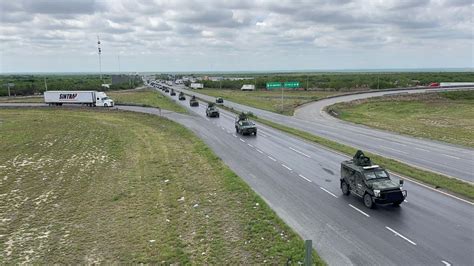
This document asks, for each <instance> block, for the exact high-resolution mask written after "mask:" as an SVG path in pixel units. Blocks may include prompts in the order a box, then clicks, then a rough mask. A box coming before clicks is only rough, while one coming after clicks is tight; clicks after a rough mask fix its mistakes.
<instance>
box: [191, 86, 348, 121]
mask: <svg viewBox="0 0 474 266" xmlns="http://www.w3.org/2000/svg"><path fill="white" fill-rule="evenodd" d="M197 92H199V93H202V94H206V95H209V96H213V97H222V98H224V100H229V101H233V102H236V103H240V104H245V105H248V106H252V107H255V108H259V109H263V110H267V111H271V112H275V113H280V114H284V115H293V112H294V111H295V108H296V107H298V106H300V105H302V104H304V103H307V102H311V101H316V100H319V99H321V98H324V97H327V96H330V95H336V94H338V93H339V94H340V92H337V91H294V90H285V91H284V92H283V106H282V101H281V90H274V91H266V90H257V91H241V90H225V89H222V90H220V89H202V90H198V91H197Z"/></svg>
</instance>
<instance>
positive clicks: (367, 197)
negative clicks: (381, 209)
mask: <svg viewBox="0 0 474 266" xmlns="http://www.w3.org/2000/svg"><path fill="white" fill-rule="evenodd" d="M364 205H365V207H367V208H369V209H372V208H373V207H374V202H373V201H372V196H370V194H369V193H365V195H364Z"/></svg>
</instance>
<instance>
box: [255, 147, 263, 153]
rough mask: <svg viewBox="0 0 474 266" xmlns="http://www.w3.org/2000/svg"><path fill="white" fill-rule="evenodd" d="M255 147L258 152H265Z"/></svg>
mask: <svg viewBox="0 0 474 266" xmlns="http://www.w3.org/2000/svg"><path fill="white" fill-rule="evenodd" d="M255 149H256V150H257V151H258V152H260V153H261V154H263V151H261V150H259V149H257V148H255Z"/></svg>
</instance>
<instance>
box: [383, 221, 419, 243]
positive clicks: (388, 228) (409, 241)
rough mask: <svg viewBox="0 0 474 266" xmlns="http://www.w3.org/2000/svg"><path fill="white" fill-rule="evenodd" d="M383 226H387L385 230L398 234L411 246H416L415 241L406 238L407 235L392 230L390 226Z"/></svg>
mask: <svg viewBox="0 0 474 266" xmlns="http://www.w3.org/2000/svg"><path fill="white" fill-rule="evenodd" d="M385 228H387V230H389V231H391V232H392V233H394V234H395V235H396V236H399V237H401V238H403V239H404V240H406V241H408V243H410V244H412V245H413V246H416V243H415V242H413V241H411V240H410V239H408V238H407V237H405V236H403V235H402V234H400V233H399V232H397V231H395V230H393V229H392V228H390V227H388V226H385Z"/></svg>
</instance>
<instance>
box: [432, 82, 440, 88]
mask: <svg viewBox="0 0 474 266" xmlns="http://www.w3.org/2000/svg"><path fill="white" fill-rule="evenodd" d="M439 85H440V84H439V82H431V83H430V87H439Z"/></svg>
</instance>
